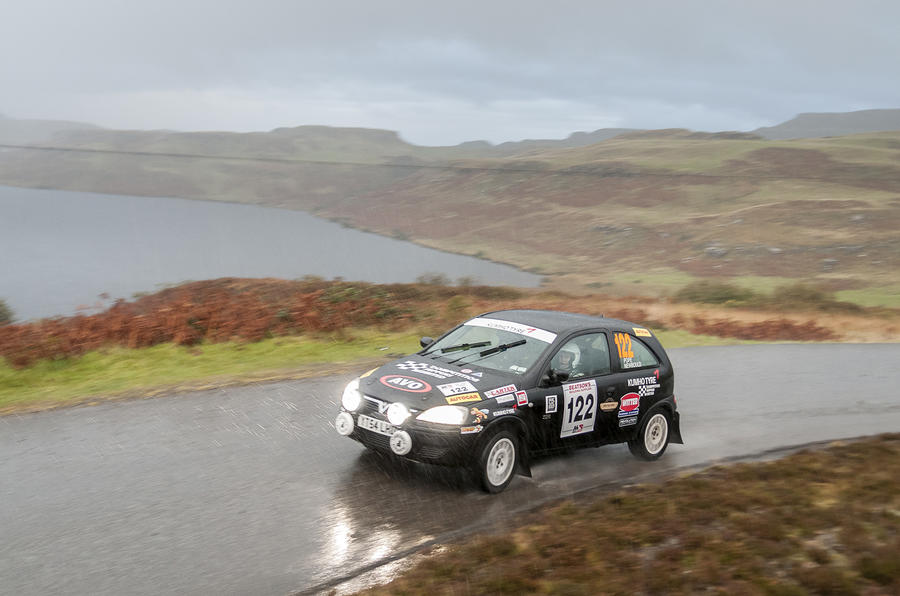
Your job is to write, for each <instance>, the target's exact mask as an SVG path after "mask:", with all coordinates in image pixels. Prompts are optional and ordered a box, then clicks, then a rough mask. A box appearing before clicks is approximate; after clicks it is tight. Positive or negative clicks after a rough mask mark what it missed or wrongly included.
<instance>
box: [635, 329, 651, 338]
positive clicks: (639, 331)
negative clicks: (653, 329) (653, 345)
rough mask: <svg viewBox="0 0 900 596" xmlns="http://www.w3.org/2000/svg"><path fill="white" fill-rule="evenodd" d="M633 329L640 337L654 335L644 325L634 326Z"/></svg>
mask: <svg viewBox="0 0 900 596" xmlns="http://www.w3.org/2000/svg"><path fill="white" fill-rule="evenodd" d="M631 330H632V331H634V334H635V335H636V336H638V337H653V336H652V335H651V334H650V331H649V330H648V329H644V328H643V327H632V328H631Z"/></svg>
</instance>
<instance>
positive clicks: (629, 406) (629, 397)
mask: <svg viewBox="0 0 900 596" xmlns="http://www.w3.org/2000/svg"><path fill="white" fill-rule="evenodd" d="M620 402H621V404H620V405H619V418H624V417H626V416H635V415H636V414H637V413H638V408H640V406H641V396H640V395H638V394H637V393H626V394H625V395H623V396H622V399H621V400H620Z"/></svg>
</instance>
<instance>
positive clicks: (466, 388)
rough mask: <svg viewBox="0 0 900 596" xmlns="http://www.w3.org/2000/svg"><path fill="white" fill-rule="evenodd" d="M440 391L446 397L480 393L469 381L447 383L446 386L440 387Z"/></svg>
mask: <svg viewBox="0 0 900 596" xmlns="http://www.w3.org/2000/svg"><path fill="white" fill-rule="evenodd" d="M437 388H438V391H440V392H441V393H443V394H444V395H459V394H460V393H471V392H473V391H478V390H477V389H476V388H475V385H473V384H472V383H470V382H468V381H460V382H458V383H447V384H446V385H438V386H437Z"/></svg>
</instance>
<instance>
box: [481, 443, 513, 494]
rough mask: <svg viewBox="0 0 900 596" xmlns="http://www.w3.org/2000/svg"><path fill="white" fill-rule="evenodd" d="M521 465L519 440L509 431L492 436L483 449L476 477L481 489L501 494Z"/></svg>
mask: <svg viewBox="0 0 900 596" xmlns="http://www.w3.org/2000/svg"><path fill="white" fill-rule="evenodd" d="M518 463H519V440H518V438H517V437H516V435H515V434H513V433H512V432H510V431H508V430H501V431H499V432H497V433H496V434H494V435H492V436H491V437H490V438H489V439H488V440H487V441H485V443H484V444H483V446H482V448H481V453H480V455H479V458H478V468H477V469H476V476H477V477H478V479H479V481H480V483H481V487H482V488H483V489H484V490H485V491H487V492H489V493H491V494H494V493H499V492H501V491H502V490H503V489H505V488H506V487H507V486H509V483H510V482H511V481H512V479H513V476H514V475H515V471H516V466H517V465H518Z"/></svg>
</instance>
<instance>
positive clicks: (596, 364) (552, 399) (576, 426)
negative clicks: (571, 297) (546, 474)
mask: <svg viewBox="0 0 900 596" xmlns="http://www.w3.org/2000/svg"><path fill="white" fill-rule="evenodd" d="M565 352H569V353H571V354H574V357H571V356H566V355H565ZM568 363H571V364H568ZM611 364H612V363H611V359H610V354H609V340H608V335H607V333H606V332H604V331H587V332H582V333H580V334H577V335H574V336H572V337H570V338H568V339H567V340H566V341H565V342H564V343H563V344H562V345H561V346H560V347H559V349H558V350H557V351H556V352H555V353H554V354H553V356H552V357H551V358H550V360H549V361H548V362H547V364H546V365H545V370H544V373H543V374H542V377H541V378H542V379H543V380H544V381H543V382H542V384H541V387H540V388H539V390H538V391H539V392H540V393H539V395H537V396H536V397H537V400H536V403H535V406H536V407H537V409H538V411H537V412H534V414H533V415H534V418H535V419H536V423H537V424H539V426H540V435H541V437H542V439H543V442H544V443H545V444H546V445H547V446H548V447H550V448H568V447H579V446H586V445H594V444H597V443H605V442H608V441H609V440H610V439H609V434H610V431H611V430H613V429H615V428H616V425H615V419H616V411H615V409H614V407H611V406H610V405H609V400H610V399H612V398H613V397H614V395H615V388H614V387H613V388H612V389H610V387H611V384H610V375H611V372H612V365H611ZM566 367H568V369H566ZM550 371H562V372H566V373H567V374H568V378H567V379H566V380H565V381H562V382H559V381H557V380H555V379H554V375H555V374H556V373H555V372H554V373H552V374H551V372H550ZM537 419H539V420H537Z"/></svg>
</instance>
